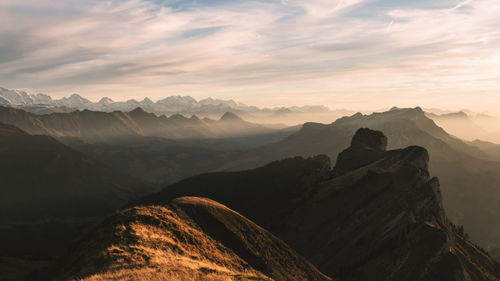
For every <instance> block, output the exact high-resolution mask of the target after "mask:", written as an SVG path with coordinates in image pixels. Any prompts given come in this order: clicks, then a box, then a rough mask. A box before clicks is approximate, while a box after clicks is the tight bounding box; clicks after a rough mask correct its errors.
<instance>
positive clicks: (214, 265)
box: [33, 197, 331, 281]
mask: <svg viewBox="0 0 500 281" xmlns="http://www.w3.org/2000/svg"><path fill="white" fill-rule="evenodd" d="M46 274H47V275H46V276H33V279H37V280H41V279H46V280H124V279H127V280H297V281H299V280H331V279H330V278H328V277H326V276H325V275H323V274H322V273H320V272H319V271H318V270H317V269H316V268H315V267H314V266H312V265H311V264H310V263H309V262H308V261H306V260H305V259H304V258H302V257H301V256H299V255H298V254H297V253H295V252H294V251H293V250H292V249H291V248H290V247H289V246H287V245H286V244H285V243H284V242H282V241H281V240H279V239H278V238H276V237H275V236H273V235H272V234H270V233H269V232H267V231H266V230H264V229H263V228H261V227H259V226H257V225H256V224H254V223H253V222H251V221H249V220H248V219H246V218H245V217H243V216H241V215H240V214H238V213H236V212H234V211H233V210H231V209H229V208H227V207H225V206H223V205H221V204H219V203H217V202H214V201H212V200H209V199H205V198H196V197H184V198H177V199H174V200H172V201H171V202H169V203H168V204H166V205H164V206H148V207H134V208H130V209H125V210H122V211H120V212H118V213H117V214H115V215H113V216H110V217H108V218H107V219H105V220H104V221H103V222H102V223H101V224H100V225H99V226H98V227H96V228H95V229H94V230H93V231H91V232H90V233H89V234H87V235H86V236H85V237H84V238H83V239H82V240H81V241H79V242H78V243H76V244H75V245H74V246H73V247H72V248H71V249H70V251H69V252H68V255H67V256H65V257H63V258H62V259H61V260H60V261H59V262H58V263H57V264H55V265H54V266H53V267H52V270H49V271H48V273H46Z"/></svg>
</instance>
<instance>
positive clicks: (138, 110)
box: [129, 106, 146, 114]
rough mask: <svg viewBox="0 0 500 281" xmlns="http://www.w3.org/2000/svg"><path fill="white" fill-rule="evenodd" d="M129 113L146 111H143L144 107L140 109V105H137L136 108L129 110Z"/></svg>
mask: <svg viewBox="0 0 500 281" xmlns="http://www.w3.org/2000/svg"><path fill="white" fill-rule="evenodd" d="M129 113H132V114H137V113H141V114H142V113H146V111H144V109H142V107H140V106H138V107H136V108H134V110H132V111H130V112H129Z"/></svg>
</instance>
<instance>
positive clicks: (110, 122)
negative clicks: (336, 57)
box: [0, 107, 279, 142]
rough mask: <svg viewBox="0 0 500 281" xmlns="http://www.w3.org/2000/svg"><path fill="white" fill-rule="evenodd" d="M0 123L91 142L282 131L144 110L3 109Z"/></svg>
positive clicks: (231, 117) (229, 118)
mask: <svg viewBox="0 0 500 281" xmlns="http://www.w3.org/2000/svg"><path fill="white" fill-rule="evenodd" d="M0 122H4V123H6V124H12V125H14V126H17V127H19V128H21V129H23V130H25V131H26V132H28V133H30V134H43V135H51V136H57V137H62V136H66V137H78V138H81V139H84V140H86V141H90V142H100V141H110V140H115V139H123V138H130V137H137V136H157V137H166V138H170V139H196V138H223V137H237V136H248V135H258V134H269V133H276V132H279V130H276V129H271V128H267V127H265V126H263V125H258V124H253V123H250V122H246V121H244V120H243V119H241V118H239V117H238V116H236V115H235V114H232V113H226V114H225V115H224V116H223V117H222V118H221V119H220V120H211V119H203V120H201V119H199V118H198V117H196V116H193V117H191V118H186V117H184V116H182V115H180V114H175V115H172V116H170V117H166V116H165V115H162V116H160V117H158V116H156V115H155V114H153V113H147V112H145V111H144V110H142V109H141V108H136V109H134V110H132V111H130V112H122V111H113V112H109V113H108V112H99V111H90V110H83V111H74V112H71V113H52V114H47V115H36V114H33V113H29V112H26V111H23V110H21V109H15V108H8V107H0Z"/></svg>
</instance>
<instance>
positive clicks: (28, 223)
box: [0, 123, 150, 256]
mask: <svg viewBox="0 0 500 281" xmlns="http://www.w3.org/2000/svg"><path fill="white" fill-rule="evenodd" d="M0 178H1V188H0V228H1V231H0V250H1V252H2V253H3V254H10V253H15V254H16V255H23V254H30V255H33V254H43V255H45V256H46V255H51V254H53V253H54V252H57V250H58V249H59V248H60V247H61V246H62V244H63V241H67V240H68V239H72V237H73V235H74V234H75V233H77V232H78V229H80V226H82V225H85V224H88V223H89V222H90V221H92V220H94V219H95V218H94V217H96V216H101V215H103V214H106V213H109V212H112V211H114V210H116V208H118V207H120V206H121V205H123V204H125V203H126V202H128V201H129V200H132V199H134V198H137V197H138V196H141V195H144V194H147V193H148V191H149V188H150V187H149V186H148V185H145V184H143V183H142V182H140V181H138V180H136V179H134V178H131V177H129V176H126V175H124V174H121V173H119V172H117V171H115V170H113V169H111V168H109V167H107V166H105V165H103V164H101V163H99V162H97V161H95V160H93V159H92V158H89V157H87V156H85V155H83V154H81V153H79V152H76V151H74V150H72V149H71V148H69V147H67V146H65V145H63V144H61V143H60V142H58V141H56V140H55V139H53V138H52V137H49V136H32V135H28V134H27V133H25V132H23V131H21V130H19V129H17V128H15V127H13V126H10V125H5V124H1V123H0ZM149 192H150V191H149Z"/></svg>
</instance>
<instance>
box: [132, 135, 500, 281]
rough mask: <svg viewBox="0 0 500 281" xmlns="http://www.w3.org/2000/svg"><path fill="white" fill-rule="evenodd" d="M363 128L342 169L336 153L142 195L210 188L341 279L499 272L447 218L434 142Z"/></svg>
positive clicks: (475, 276)
mask: <svg viewBox="0 0 500 281" xmlns="http://www.w3.org/2000/svg"><path fill="white" fill-rule="evenodd" d="M386 145H387V139H386V138H385V136H383V135H382V134H381V133H380V132H374V131H371V130H368V129H360V130H358V131H357V133H356V135H355V136H354V137H353V139H352V142H351V146H350V147H349V148H348V149H346V150H344V151H343V152H342V153H341V154H340V155H339V156H338V159H337V164H336V166H335V168H334V169H333V170H331V169H330V162H329V159H328V157H326V156H317V157H314V158H309V159H304V158H299V157H297V158H292V159H286V160H282V161H278V162H274V163H271V164H269V165H267V166H264V167H261V168H257V169H254V170H248V171H242V172H225V173H213V174H206V175H200V176H197V177H192V178H189V179H186V180H184V181H181V182H179V183H178V184H174V185H172V186H169V187H166V188H165V189H163V190H162V191H161V192H159V193H158V194H154V195H151V196H148V197H146V198H144V199H142V200H140V201H138V202H136V204H139V205H148V204H164V203H165V202H168V201H169V200H171V199H172V198H176V197H178V196H203V197H208V198H211V199H213V200H217V201H219V202H221V203H223V204H226V205H227V206H228V207H230V208H232V209H234V210H236V211H238V212H241V213H242V214H243V215H245V216H247V217H249V218H250V219H252V220H253V221H255V222H256V223H258V224H259V225H261V226H263V227H264V228H266V229H269V230H270V231H271V232H272V233H273V234H275V235H276V236H277V237H279V238H281V239H283V240H284V241H285V242H287V243H288V244H289V245H290V246H291V247H293V248H294V249H296V250H297V251H298V252H299V253H301V254H302V255H304V256H305V257H306V258H308V259H309V261H311V262H312V263H313V264H314V265H316V266H317V267H318V269H319V270H321V271H322V272H324V273H325V274H327V275H329V276H331V277H333V278H334V279H338V280H470V281H472V280H474V281H475V280H499V278H500V265H499V264H498V263H496V262H495V261H494V260H493V259H492V258H490V257H489V256H488V255H487V254H486V253H485V252H484V251H483V250H481V249H480V248H478V247H477V246H475V245H474V244H473V243H472V242H470V241H469V240H467V238H466V236H465V235H464V233H463V231H462V229H461V228H459V227H456V226H455V225H454V224H452V223H451V222H450V221H449V219H448V218H447V216H446V214H445V211H444V209H443V207H442V200H441V192H440V188H439V182H438V180H437V178H432V177H430V176H429V171H428V161H429V155H428V153H427V151H426V150H425V149H424V148H422V147H418V146H410V147H407V148H404V149H397V150H391V151H385V146H386Z"/></svg>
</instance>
